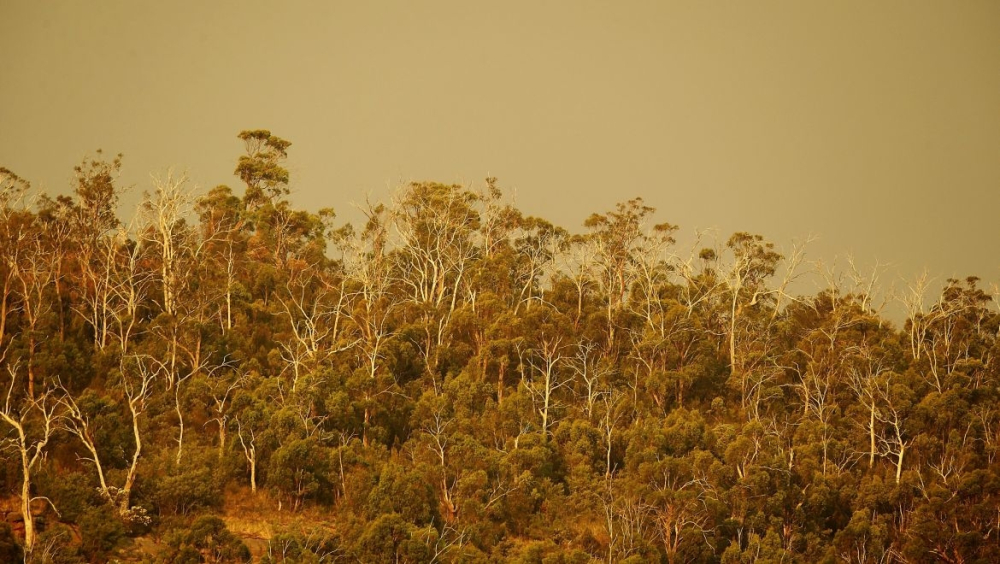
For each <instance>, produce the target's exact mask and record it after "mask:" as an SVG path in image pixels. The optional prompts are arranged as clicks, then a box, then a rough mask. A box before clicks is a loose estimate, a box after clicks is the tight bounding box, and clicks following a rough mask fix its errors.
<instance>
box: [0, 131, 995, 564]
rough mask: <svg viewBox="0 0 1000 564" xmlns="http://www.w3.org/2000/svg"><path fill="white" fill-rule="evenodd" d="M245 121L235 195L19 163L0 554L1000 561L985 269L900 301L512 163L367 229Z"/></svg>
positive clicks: (113, 166) (4, 304)
mask: <svg viewBox="0 0 1000 564" xmlns="http://www.w3.org/2000/svg"><path fill="white" fill-rule="evenodd" d="M239 138H240V139H241V140H242V143H243V147H244V149H245V151H244V152H243V154H238V155H234V161H235V162H236V168H235V177H236V178H238V181H234V184H235V185H236V186H237V188H235V189H234V188H230V187H228V186H218V187H215V188H213V189H211V190H208V191H207V192H205V193H198V191H197V190H195V188H193V186H192V183H191V182H190V181H188V180H187V179H186V178H184V177H183V176H179V175H172V174H164V175H162V176H159V177H154V180H153V181H152V183H151V185H150V186H149V187H148V189H147V190H148V191H147V192H145V193H144V194H143V195H142V197H141V203H140V204H139V205H138V207H137V208H136V211H135V213H134V214H132V215H131V217H119V211H118V210H119V207H120V204H121V197H122V194H123V192H124V190H125V187H123V186H121V185H120V180H119V179H120V172H121V169H122V164H123V161H122V158H123V157H122V156H121V155H118V156H108V155H105V154H103V153H100V152H98V153H96V154H95V155H92V156H91V157H88V158H86V159H85V160H84V161H83V162H81V163H80V164H79V166H77V167H76V168H75V169H74V171H73V183H72V190H71V191H68V192H67V195H59V196H52V195H48V194H45V193H40V192H38V191H36V190H34V189H33V188H32V187H31V185H30V183H29V181H28V180H26V179H22V178H20V177H19V176H18V175H17V174H15V172H14V171H10V170H8V169H6V168H0V392H2V398H0V438H2V441H3V443H2V446H3V449H2V450H0V452H2V458H0V462H2V464H0V487H2V491H0V510H2V511H3V513H2V515H3V516H4V517H5V518H4V519H3V520H2V521H0V562H19V561H24V562H46V563H48V562H51V563H82V562H112V561H118V562H183V563H197V562H213V563H215V562H262V563H269V564H276V563H289V564H290V563H320V562H364V563H379V562H400V563H402V562H406V563H431V562H468V563H477V562H518V563H537V564H542V563H545V564H571V563H580V564H582V563H588V562H607V563H618V562H621V563H626V562H628V563H638V562H666V563H669V564H680V563H693V562H717V563H725V564H737V563H762V564H763V563H779V562H809V563H813V562H824V563H837V562H840V563H857V564H861V563H869V562H871V563H886V564H888V563H903V562H913V563H923V562H927V563H930V562H946V563H955V564H958V563H976V562H982V563H985V562H1000V464H997V461H996V457H997V454H998V450H1000V404H998V399H1000V398H998V391H1000V387H998V386H1000V374H998V368H997V364H996V363H994V362H993V359H994V358H995V356H994V355H996V354H998V352H1000V341H998V334H1000V313H998V310H997V303H998V301H997V299H998V294H997V293H996V292H995V291H992V290H990V289H989V288H984V284H982V283H981V282H980V280H979V279H978V278H976V277H975V276H970V277H968V278H965V279H961V280H959V279H949V280H947V282H946V283H945V284H944V287H943V290H941V292H940V294H939V295H931V287H932V285H931V283H930V282H929V281H928V280H927V279H926V278H921V279H917V280H914V281H911V282H909V283H906V284H904V285H903V289H902V290H898V291H896V292H895V293H894V294H892V295H891V297H890V298H886V296H887V295H889V294H888V292H887V291H886V288H885V287H884V286H883V282H882V280H881V279H880V272H879V271H878V270H877V269H874V270H870V271H866V270H864V269H860V268H854V267H853V264H851V263H849V264H847V265H846V266H844V267H842V268H832V267H821V266H818V265H815V264H813V263H810V262H809V261H807V260H805V255H804V250H803V248H802V247H801V246H792V247H791V248H789V249H787V250H783V249H781V248H780V247H779V246H777V245H776V244H775V243H774V242H771V241H768V240H767V239H765V238H764V237H762V236H760V235H756V234H752V233H746V232H738V233H735V234H732V235H731V236H727V237H723V238H721V239H719V240H709V238H707V237H705V238H704V240H703V243H704V244H702V243H696V244H695V245H693V246H690V250H689V249H688V248H687V247H688V246H687V245H681V244H679V243H678V242H677V241H676V240H675V237H677V236H678V234H679V228H678V227H677V226H675V225H672V224H670V223H666V222H661V221H659V220H658V219H657V218H656V217H655V210H654V209H652V208H651V207H649V206H648V205H646V204H645V203H644V201H643V200H642V199H641V198H634V199H631V200H626V201H622V202H621V203H619V204H617V206H615V208H614V209H612V210H608V211H605V212H602V213H594V214H593V215H591V216H590V217H589V218H586V220H585V221H584V222H583V223H582V225H581V226H580V227H581V228H580V229H579V232H572V231H569V230H567V229H564V228H562V227H559V226H556V225H553V224H552V223H551V222H549V221H547V220H545V219H543V218H540V217H531V216H527V215H525V214H523V213H522V212H520V211H519V210H518V209H517V208H516V207H515V206H514V204H513V203H511V200H510V199H509V198H508V196H507V195H506V194H505V192H504V190H503V188H502V186H501V184H500V183H499V181H498V180H497V179H495V178H488V179H486V180H485V182H484V183H483V184H482V186H480V187H476V188H473V187H469V186H462V185H453V184H441V183H435V182H412V183H408V184H406V185H404V186H401V187H400V188H398V189H397V190H396V191H395V192H394V193H392V194H391V195H390V197H389V198H388V199H387V200H386V201H384V202H372V201H366V202H365V203H364V204H362V205H360V206H359V210H360V212H361V214H363V216H362V217H363V221H362V222H359V224H358V225H353V226H352V225H350V224H347V223H340V222H338V220H337V218H336V217H335V215H334V213H333V211H332V210H330V209H321V210H319V211H305V210H299V209H295V208H294V207H293V206H292V204H291V203H290V201H289V198H290V189H289V188H290V177H289V171H288V168H286V167H287V158H288V151H289V150H290V147H291V143H290V142H289V141H287V140H284V139H282V138H280V137H277V136H276V135H274V134H272V133H271V132H270V131H267V130H248V131H243V132H241V133H240V134H239ZM802 276H810V277H812V278H814V279H817V280H821V281H822V283H821V284H819V285H813V287H814V288H822V289H821V290H819V291H816V292H815V293H813V294H803V293H802V288H803V287H804V285H803V284H801V283H797V281H800V277H802ZM933 293H934V294H937V292H936V291H935V292H933ZM890 302H891V303H892V304H895V305H896V306H898V307H900V308H901V309H902V310H905V320H903V321H901V322H900V321H894V320H892V319H890V317H891V316H890V315H889V314H888V313H887V309H886V307H887V303H890Z"/></svg>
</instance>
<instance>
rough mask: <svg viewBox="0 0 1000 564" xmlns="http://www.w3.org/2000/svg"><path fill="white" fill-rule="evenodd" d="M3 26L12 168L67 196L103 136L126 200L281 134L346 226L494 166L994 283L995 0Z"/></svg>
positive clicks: (127, 9) (316, 8)
mask: <svg viewBox="0 0 1000 564" xmlns="http://www.w3.org/2000/svg"><path fill="white" fill-rule="evenodd" d="M0 26H2V27H0V29H2V32H0V86H2V87H0V165H3V166H6V167H8V168H10V169H12V170H14V171H15V172H17V173H18V174H19V175H21V176H23V177H25V178H27V179H29V180H31V181H32V182H33V183H34V184H35V185H36V186H40V187H43V188H45V189H46V190H48V191H50V192H66V191H68V190H69V181H70V178H71V176H72V167H73V166H74V165H75V164H77V163H78V162H79V161H80V160H81V159H82V157H84V155H86V154H87V153H91V152H93V150H94V149H97V148H99V147H100V148H103V149H104V150H105V151H106V152H109V153H117V152H123V153H125V161H124V162H125V173H124V180H125V182H126V183H127V184H133V185H135V187H136V188H135V194H139V193H141V192H142V190H145V189H148V187H149V173H150V172H162V171H164V170H165V169H166V168H167V167H170V166H174V167H175V168H177V169H179V170H187V171H188V173H189V176H190V177H191V179H192V180H193V181H194V182H195V183H197V184H198V185H199V186H201V187H202V188H203V189H207V188H210V187H212V186H215V185H217V184H229V185H231V186H234V187H238V186H239V183H238V180H237V179H236V178H235V177H234V176H233V175H232V171H233V168H234V166H235V162H236V159H237V157H238V155H239V154H240V152H241V150H242V147H241V144H240V142H239V141H238V140H237V139H236V134H237V133H238V132H239V131H240V130H242V129H251V128H267V129H270V130H271V131H272V132H273V133H275V134H276V135H279V136H281V137H283V138H285V139H288V140H290V141H291V142H292V143H293V146H292V148H291V150H290V151H291V159H290V168H291V170H292V174H293V181H292V183H293V189H294V196H293V201H294V202H295V203H296V204H297V205H298V206H301V207H305V208H308V209H312V210H315V209H318V208H320V207H327V206H332V207H334V208H335V209H337V210H338V211H339V212H341V216H342V217H346V218H351V217H355V216H354V214H352V213H350V212H349V208H350V203H351V202H354V201H360V200H363V199H364V196H365V193H366V192H370V193H372V194H373V197H374V198H376V199H378V198H382V197H385V196H386V195H387V194H388V193H389V191H390V189H391V188H393V187H396V186H398V185H400V184H401V183H402V182H404V181H407V180H438V181H445V182H475V183H481V180H482V178H484V177H485V176H486V175H487V174H490V175H495V176H498V177H499V178H500V183H501V186H503V187H505V188H507V189H508V190H511V191H513V190H516V193H517V203H518V204H519V206H520V207H521V209H523V210H524V211H525V212H527V213H531V214H535V215H541V216H543V217H545V218H547V219H550V220H552V221H554V222H556V223H559V224H561V225H563V226H565V227H567V228H569V229H571V230H574V231H579V230H580V229H581V223H582V221H583V220H584V219H585V218H586V216H587V215H589V214H590V213H592V212H600V211H605V210H608V209H610V208H611V207H612V206H613V205H614V203H615V202H617V201H621V200H624V199H627V198H630V197H633V196H642V197H643V198H645V199H646V200H647V202H648V203H649V204H651V205H653V206H655V207H656V208H657V209H658V213H657V219H658V220H659V221H669V222H671V223H675V224H679V225H680V226H681V228H682V237H683V236H685V235H686V236H688V237H690V235H691V234H692V233H693V232H694V230H695V229H696V228H708V227H715V228H717V229H718V231H719V234H720V237H721V238H723V239H725V238H726V237H728V235H729V234H730V233H732V232H733V231H737V230H745V231H751V232H755V233H761V234H763V235H764V236H765V237H767V238H768V239H770V240H773V241H775V242H776V243H777V244H778V245H779V246H781V247H787V246H788V245H789V244H790V243H791V241H792V239H793V238H803V237H805V236H807V235H809V234H814V235H817V236H818V237H819V240H818V241H816V242H815V243H813V244H812V245H811V247H810V251H809V258H812V259H820V258H822V259H826V260H829V259H831V258H832V257H833V256H834V255H843V254H845V253H848V252H853V253H854V254H855V255H856V256H857V257H858V258H859V260H860V261H861V262H863V263H866V264H871V263H872V262H874V260H875V259H876V258H877V259H878V260H880V261H882V262H889V263H892V264H893V265H895V267H896V268H895V272H897V273H898V274H899V275H902V276H911V275H912V274H914V273H916V272H918V271H920V270H921V269H923V268H924V267H926V268H928V269H929V271H930V272H931V274H932V275H934V276H936V277H938V279H939V280H941V279H943V278H945V277H948V276H965V275H968V274H978V275H980V276H982V277H983V278H985V279H986V280H988V281H996V280H998V279H1000V257H998V255H997V243H998V240H1000V222H998V221H997V219H996V215H997V213H998V211H1000V2H996V1H980V2H975V1H961V2H944V1H936V2H912V1H907V2H901V1H879V2H870V1H863V2H862V1H836V2H819V1H815V2H813V1H810V2H802V1H788V2H750V1H747V2H693V1H691V2H668V1H657V2H582V1H579V2H576V1H575V2H468V1H454V2H438V1H427V2H359V1H352V2H309V3H306V2H283V3H279V2H159V3H152V2H132V1H119V2H110V1H101V2H69V1H66V2H45V1H41V2H27V1H18V0H14V1H12V0H4V1H3V2H2V3H0ZM134 201H135V198H133V199H132V200H131V202H133V203H134ZM126 213H127V212H126Z"/></svg>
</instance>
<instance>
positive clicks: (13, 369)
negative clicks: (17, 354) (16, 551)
mask: <svg viewBox="0 0 1000 564" xmlns="http://www.w3.org/2000/svg"><path fill="white" fill-rule="evenodd" d="M5 368H6V372H7V374H6V377H7V378H6V379H9V383H8V384H7V386H6V388H7V393H6V397H5V398H4V403H3V406H2V408H0V421H3V423H5V424H6V426H7V427H8V428H9V431H11V432H13V433H14V436H13V437H9V436H8V437H7V438H5V439H3V442H4V443H6V444H7V445H9V446H11V447H13V449H14V450H15V451H16V452H17V455H18V458H19V459H20V463H21V464H20V470H21V496H20V498H21V518H22V519H23V520H24V554H25V561H26V562H27V561H28V560H30V559H31V554H32V552H33V551H34V549H35V544H36V541H37V540H38V533H37V531H36V530H35V516H34V513H32V510H31V506H32V502H34V501H35V500H38V499H43V500H45V501H48V498H44V497H42V498H39V497H33V496H32V492H31V484H32V477H33V475H34V472H35V471H36V470H37V469H38V467H39V465H40V464H41V462H42V461H43V460H44V458H45V455H46V452H47V447H48V445H49V439H51V438H52V434H53V433H54V432H55V430H56V422H57V420H58V418H59V414H58V406H59V404H58V402H57V401H56V399H55V396H54V395H53V393H52V391H51V390H48V391H46V392H45V393H44V394H41V395H39V396H38V397H27V398H25V397H22V396H21V394H20V393H19V391H18V390H17V386H16V385H15V384H16V382H17V372H18V370H17V363H14V364H7V365H6V367H5ZM49 503H51V502H49Z"/></svg>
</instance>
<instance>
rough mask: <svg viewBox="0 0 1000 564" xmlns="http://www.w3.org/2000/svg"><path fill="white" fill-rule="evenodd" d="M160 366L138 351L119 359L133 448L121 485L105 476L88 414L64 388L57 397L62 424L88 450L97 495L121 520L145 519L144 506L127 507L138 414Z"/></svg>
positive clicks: (136, 455) (138, 440) (135, 463)
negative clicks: (62, 409)
mask: <svg viewBox="0 0 1000 564" xmlns="http://www.w3.org/2000/svg"><path fill="white" fill-rule="evenodd" d="M163 366H164V365H163V363H161V362H157V361H155V360H153V359H151V358H149V357H145V356H140V355H128V356H126V357H123V358H122V360H121V364H120V373H121V391H122V393H123V395H124V398H123V399H124V400H125V403H126V407H127V409H128V411H129V416H130V420H131V426H132V436H133V439H134V440H135V450H134V451H133V452H132V457H131V460H130V462H129V466H128V468H127V469H126V472H125V479H124V480H123V483H122V485H121V487H118V486H114V485H111V484H109V483H108V481H107V479H106V476H107V474H106V472H105V470H104V468H105V465H104V463H103V462H102V461H101V456H100V453H99V452H98V449H97V443H96V440H95V436H94V431H93V428H92V426H91V423H90V415H89V414H88V413H86V412H84V411H83V410H82V409H81V408H80V406H79V404H77V402H76V400H75V399H74V398H73V397H72V396H71V395H70V394H69V393H68V392H67V391H66V390H65V388H64V389H63V392H64V393H63V395H62V397H61V398H60V403H61V404H62V405H63V406H64V407H65V409H66V416H65V418H64V419H63V426H64V428H65V429H66V430H67V431H69V432H70V433H71V434H72V435H74V436H76V437H77V438H78V439H79V440H80V442H81V443H83V446H84V448H86V449H87V451H88V452H89V453H90V458H88V459H85V460H88V461H89V462H91V463H92V464H93V465H94V468H95V469H96V471H97V475H98V478H99V480H100V484H101V486H100V487H101V495H102V496H103V497H104V498H105V499H106V500H108V501H109V502H110V503H111V504H112V505H114V506H115V509H116V510H117V511H118V514H119V516H120V517H122V518H123V519H125V520H132V521H145V520H146V519H147V518H146V517H145V513H144V510H142V509H141V508H134V507H131V497H132V488H133V486H134V485H135V479H136V476H137V473H138V469H139V459H140V457H141V455H142V423H141V418H142V415H143V414H144V413H145V412H146V408H147V407H148V401H149V398H150V396H151V395H152V393H153V384H154V383H155V381H156V380H157V379H158V378H161V377H162V372H163V370H164V368H163Z"/></svg>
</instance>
